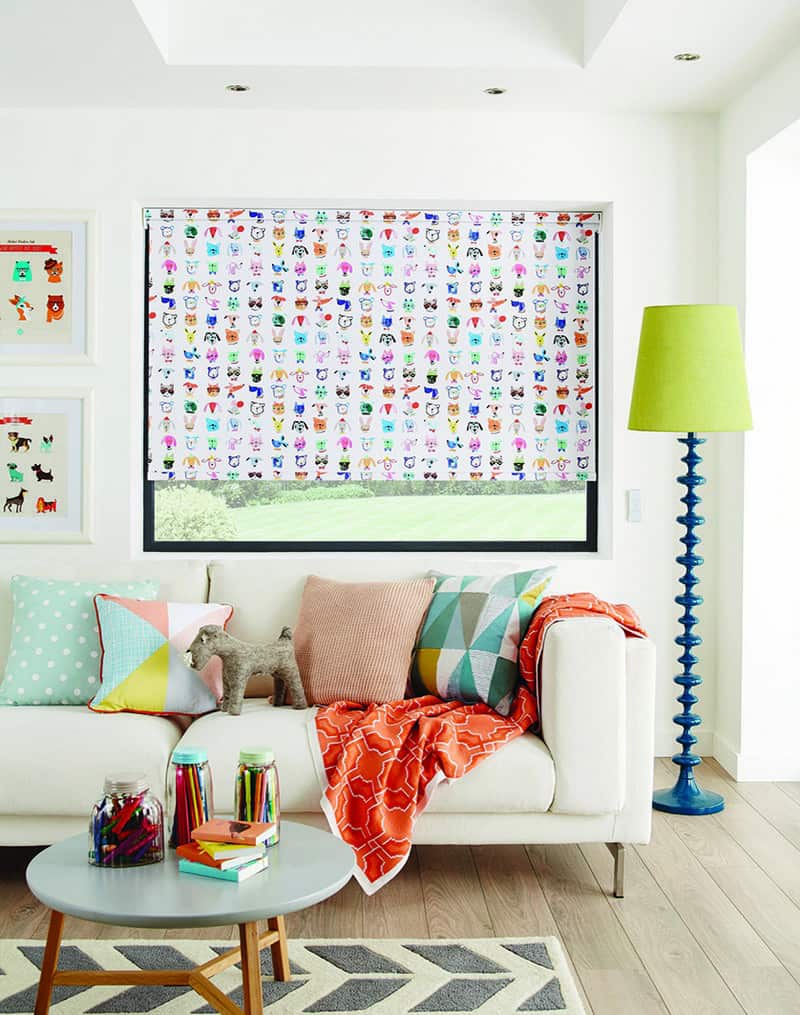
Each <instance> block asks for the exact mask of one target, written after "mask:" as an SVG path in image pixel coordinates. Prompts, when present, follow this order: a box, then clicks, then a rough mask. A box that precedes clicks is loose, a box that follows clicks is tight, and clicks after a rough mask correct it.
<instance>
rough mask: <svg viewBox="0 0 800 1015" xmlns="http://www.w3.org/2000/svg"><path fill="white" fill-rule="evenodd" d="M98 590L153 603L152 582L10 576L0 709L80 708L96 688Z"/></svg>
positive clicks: (154, 587)
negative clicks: (9, 613)
mask: <svg viewBox="0 0 800 1015" xmlns="http://www.w3.org/2000/svg"><path fill="white" fill-rule="evenodd" d="M98 592H107V593H109V594H111V595H116V596H129V597H131V598H135V599H155V597H156V595H157V594H158V582H157V581H138V582H92V581H82V582H75V581H60V580H57V579H48V578H30V577H26V576H25V575H14V577H13V578H12V579H11V596H12V601H13V611H12V617H11V642H10V645H9V651H8V660H7V662H6V669H5V676H4V678H3V682H2V684H0V705H85V704H86V703H87V702H89V701H91V699H92V697H93V696H94V694H95V693H96V692H97V688H98V686H99V684H100V638H99V635H98V631H97V615H96V614H95V610H94V597H95V596H96V595H97V593H98Z"/></svg>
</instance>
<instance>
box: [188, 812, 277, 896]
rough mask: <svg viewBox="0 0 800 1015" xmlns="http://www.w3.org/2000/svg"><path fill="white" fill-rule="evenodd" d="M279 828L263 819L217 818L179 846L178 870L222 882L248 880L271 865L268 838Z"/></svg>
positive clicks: (207, 822) (200, 827)
mask: <svg viewBox="0 0 800 1015" xmlns="http://www.w3.org/2000/svg"><path fill="white" fill-rule="evenodd" d="M274 830H275V826H274V825H273V824H271V823H270V824H265V823H263V822H260V821H223V820H221V819H218V818H217V819H214V820H213V821H206V822H204V823H203V824H202V825H199V826H198V827H197V828H195V829H194V831H193V832H192V840H193V841H192V842H190V843H188V844H187V845H185V846H178V849H177V853H178V870H180V871H181V872H182V873H184V874H196V875H198V876H199V877H203V878H219V880H221V881H237V882H238V881H246V880H247V878H251V877H253V875H255V874H260V873H261V871H263V870H266V869H267V867H268V866H269V857H268V856H267V850H266V846H265V845H264V840H265V839H269V838H270V836H271V835H272V834H273V832H274Z"/></svg>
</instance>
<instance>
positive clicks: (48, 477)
mask: <svg viewBox="0 0 800 1015" xmlns="http://www.w3.org/2000/svg"><path fill="white" fill-rule="evenodd" d="M31 468H32V469H33V471H34V473H35V474H36V479H37V481H38V482H39V483H52V482H53V470H52V469H50V471H49V472H47V471H46V470H45V469H43V468H42V467H41V465H32V466H31Z"/></svg>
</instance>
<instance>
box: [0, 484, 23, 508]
mask: <svg viewBox="0 0 800 1015" xmlns="http://www.w3.org/2000/svg"><path fill="white" fill-rule="evenodd" d="M27 492H28V491H27V490H26V489H25V487H24V486H23V487H21V488H20V491H19V493H18V494H17V495H16V497H6V502H5V505H4V506H3V512H4V513H5V512H6V511H9V512H14V511H16V513H17V514H19V513H20V511H22V505H23V504H24V503H25V494H26V493H27Z"/></svg>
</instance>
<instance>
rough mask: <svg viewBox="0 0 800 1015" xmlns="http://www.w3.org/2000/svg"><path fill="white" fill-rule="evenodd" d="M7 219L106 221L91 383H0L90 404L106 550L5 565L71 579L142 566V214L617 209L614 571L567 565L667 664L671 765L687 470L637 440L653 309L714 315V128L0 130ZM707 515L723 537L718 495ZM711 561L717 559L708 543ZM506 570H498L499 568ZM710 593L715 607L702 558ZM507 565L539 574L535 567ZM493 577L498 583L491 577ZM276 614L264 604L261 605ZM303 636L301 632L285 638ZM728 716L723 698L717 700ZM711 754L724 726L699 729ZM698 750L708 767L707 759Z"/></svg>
mask: <svg viewBox="0 0 800 1015" xmlns="http://www.w3.org/2000/svg"><path fill="white" fill-rule="evenodd" d="M0 137H2V138H3V139H4V153H3V158H2V159H1V160H0V195H2V198H0V204H4V205H6V206H7V207H9V208H13V207H17V208H38V207H50V208H94V209H96V210H97V212H98V215H99V224H100V229H99V231H100V267H99V271H98V275H97V291H98V301H99V303H98V320H99V343H98V344H99V363H98V365H97V366H96V367H86V368H75V369H65V368H60V369H55V368H47V367H44V366H43V367H36V368H30V367H27V368H23V367H17V368H0V369H2V371H3V373H2V377H1V378H0V383H1V384H2V385H3V386H8V385H12V386H13V385H14V384H20V385H21V384H32V383H35V384H37V385H54V386H58V385H65V384H76V385H88V386H92V387H94V388H95V389H96V411H97V427H96V449H95V450H96V459H95V460H96V463H97V465H96V475H95V487H96V500H95V533H96V542H95V543H94V545H92V546H84V547H80V546H77V547H76V546H64V547H58V548H53V547H36V546H26V547H23V548H17V549H15V550H13V551H12V550H10V549H9V548H5V547H0V564H1V566H0V577H5V576H6V575H7V574H8V573H9V572H10V571H12V570H15V569H16V570H24V567H25V563H26V562H30V561H33V560H36V561H39V562H41V561H42V560H52V561H53V568H54V570H55V569H59V570H63V569H65V568H70V567H73V566H74V567H76V568H78V567H80V566H81V564H82V563H88V562H90V561H91V562H94V563H97V562H99V561H102V562H106V563H107V566H108V568H109V571H112V570H113V566H114V561H118V560H128V559H131V558H133V557H135V556H137V555H138V554H139V552H140V509H139V503H140V499H139V498H140V472H141V465H140V455H141V442H140V428H141V405H140V401H141V396H140V384H141V345H142V335H141V303H142V297H141V284H142V247H141V232H140V208H141V207H142V206H144V205H159V204H176V205H183V204H187V203H188V204H195V205H197V204H199V205H203V204H207V203H213V204H221V205H222V206H225V205H227V204H231V205H235V206H237V205H238V206H241V205H245V206H246V205H247V204H248V203H253V204H258V205H264V204H266V205H269V204H270V203H272V202H273V201H274V202H280V201H284V200H285V201H286V202H287V203H290V204H291V203H297V202H302V203H304V204H312V205H313V204H314V203H315V202H316V201H319V202H320V203H322V204H330V203H336V202H337V201H338V202H342V203H350V202H355V203H358V204H360V203H362V202H365V203H370V202H374V203H376V204H379V205H380V204H391V203H393V202H400V203H401V204H407V203H408V204H412V203H414V202H415V201H418V202H420V203H421V204H427V205H433V206H437V205H440V206H445V207H447V206H459V205H467V206H468V205H470V204H472V203H490V204H491V203H494V202H496V203H499V204H503V205H505V206H512V207H513V206H514V205H521V206H528V207H530V206H537V205H538V206H544V207H547V206H551V207H556V206H563V207H572V206H575V205H576V204H584V205H585V204H588V205H590V206H601V207H602V206H606V205H610V213H609V216H608V220H609V228H608V229H607V230H606V234H605V239H604V247H603V249H604V251H606V253H607V254H608V255H610V256H609V258H608V260H609V262H610V263H608V269H607V271H606V274H605V279H604V283H603V288H602V294H603V297H604V300H605V304H604V307H603V318H604V322H605V327H604V334H603V337H602V341H603V355H604V357H606V359H605V366H606V370H605V377H604V380H603V390H602V395H601V397H602V401H603V405H604V411H605V413H606V422H607V429H608V433H607V437H608V438H610V439H608V440H606V450H605V453H604V455H603V468H605V492H604V494H603V497H602V500H603V503H602V504H601V511H602V512H604V517H605V520H606V529H607V533H606V535H607V538H606V554H605V556H606V559H588V560H587V559H583V560H582V559H575V558H573V559H571V560H565V561H563V562H560V563H562V568H561V572H560V576H559V579H558V585H557V588H558V589H559V590H578V589H589V590H592V591H596V592H597V593H599V594H600V595H602V596H604V597H606V598H610V599H612V600H616V601H620V600H625V601H628V602H630V603H632V604H633V605H634V606H635V607H636V608H637V609H638V610H639V611H640V613H641V615H642V617H643V619H644V621H645V623H646V625H647V627H648V628H649V630H650V632H651V634H652V636H653V638H654V639H655V641H656V643H657V646H658V664H659V686H658V698H657V709H658V717H657V737H656V747H657V751H658V753H660V754H665V753H671V751H672V738H673V736H674V732H675V728H674V727H673V726H672V723H671V721H670V718H671V715H672V713H673V711H674V710H675V709H674V705H673V702H672V698H673V695H674V687H673V685H672V682H671V677H672V674H673V672H674V671H675V667H676V664H675V662H674V657H675V655H676V647H675V645H674V644H673V643H672V639H673V637H674V635H675V634H676V633H677V628H676V617H677V615H678V609H677V607H676V606H675V605H674V604H673V602H672V597H673V596H674V595H675V593H676V591H677V586H676V584H675V576H676V575H677V573H678V568H677V565H675V564H674V563H673V558H674V556H675V554H676V552H677V550H678V544H677V535H678V529H677V526H676V524H675V522H674V517H675V515H676V514H677V508H678V507H679V506H680V505H679V504H678V496H679V494H678V491H677V488H676V484H675V482H674V476H675V475H676V474H677V473H678V471H681V470H682V466H681V465H680V463H679V461H678V450H677V444H676V443H675V441H674V439H673V438H672V437H670V436H669V435H659V434H633V433H628V432H627V430H626V428H625V427H626V421H627V409H628V400H629V397H630V388H631V381H632V375H633V366H634V359H635V354H636V347H637V340H638V330H639V325H640V319H641V309H642V307H643V306H644V305H645V304H648V303H681V302H690V303H691V302H713V301H714V299H715V298H716V275H715V270H714V265H715V257H716V236H717V208H716V203H715V200H714V188H715V186H716V175H717V167H716V120H715V118H713V117H708V116H700V115H681V116H670V115H627V116H625V115H619V116H616V115H591V116H589V115H577V114H575V115H565V114H559V115H556V114H548V115H542V114H537V115H534V116H528V117H525V116H523V115H522V114H501V115H495V116H491V117H490V116H485V115H481V116H469V115H466V114H450V115H447V116H444V115H443V114H434V113H431V114H413V115H412V114H410V113H409V114H392V115H391V116H389V115H386V116H378V115H369V116H366V115H359V114H358V113H356V112H352V111H348V112H343V113H334V114H326V115H324V116H321V115H314V114H310V113H309V114H291V115H290V114H285V115H284V114H276V113H274V112H270V113H263V114H262V113H259V112H255V113H253V112H248V113H242V114H238V115H234V114H230V113H222V112H220V111H218V110H209V111H206V112H203V111H200V110H189V111H187V112H185V113H181V112H178V111H173V110H169V109H161V110H148V111H136V110H118V111H103V112H97V111H82V112H81V111H76V112H69V113H65V112H63V111H36V112H34V111H24V112H23V111H16V112H15V111H8V112H5V113H0ZM630 487H636V488H639V489H641V490H642V497H643V513H644V520H643V522H642V523H641V524H639V525H631V524H628V523H627V522H626V521H625V519H624V505H625V497H624V491H625V490H626V489H627V488H630ZM706 496H707V500H706V507H707V509H708V514H709V515H710V516H712V517H714V514H715V508H714V500H715V492H714V489H713V486H712V487H710V488H707V495H706ZM712 548H713V542H712ZM501 556H503V555H499V554H494V555H492V556H491V558H490V559H493V560H497V559H499V558H500V557H501ZM706 557H707V560H708V565H707V567H706V568H705V574H704V576H703V577H704V579H705V581H704V585H703V586H702V591H704V592H705V594H706V595H707V596H708V597H709V599H711V598H712V596H713V585H714V582H713V575H714V572H715V565H714V560H713V554H712V553H711V552H710V549H709V548H707V552H706ZM504 559H505V561H506V563H509V562H510V563H512V564H513V565H522V564H523V563H525V564H527V563H529V562H531V561H530V559H528V558H525V559H523V557H522V556H521V555H513V554H511V555H505V557H504ZM467 560H472V561H473V563H474V559H473V558H466V557H464V556H463V555H450V556H449V557H447V556H445V555H433V554H429V555H426V556H424V557H421V556H415V557H413V558H412V557H403V556H400V557H394V558H393V559H392V561H391V562H389V561H384V562H381V560H380V557H378V558H377V560H376V559H372V560H370V559H368V558H366V557H363V556H361V557H355V556H353V555H347V556H342V557H341V559H340V560H339V561H338V571H339V572H340V574H341V576H342V577H348V576H351V577H356V576H358V575H360V574H364V573H367V572H368V571H370V569H371V571H372V573H375V572H376V571H381V570H385V572H386V573H387V574H389V573H390V572H391V573H392V574H397V573H407V572H408V573H410V572H412V571H418V570H421V569H423V568H425V567H428V566H439V567H442V568H448V567H451V568H462V567H465V566H467V565H466V561H467ZM483 566H484V567H486V566H487V565H486V562H485V561H484V563H483ZM313 569H314V558H313V557H309V556H306V557H304V556H302V555H295V556H285V557H284V558H282V559H275V558H272V559H270V560H269V561H268V562H265V574H268V575H269V580H270V581H280V576H281V574H282V573H287V572H293V573H297V571H302V572H307V571H311V570H313ZM264 594H268V592H267V591H266V590H265V593H264ZM287 619H288V620H291V619H293V618H287ZM705 619H706V623H705V625H704V628H703V630H702V633H703V635H704V636H705V638H706V642H705V645H704V646H703V648H702V650H701V655H702V664H703V665H702V667H701V672H703V673H704V675H706V676H707V677H708V678H710V677H711V675H712V674H713V671H714V652H715V645H714V630H715V628H714V624H713V623H711V622H710V620H711V618H710V617H706V618H705ZM702 711H703V714H704V715H705V716H706V717H707V718H710V717H712V716H713V712H714V686H713V680H710V679H709V682H708V683H707V684H706V686H705V688H704V689H703V709H702ZM704 730H705V731H706V734H707V733H708V731H709V730H710V725H706V727H704ZM708 746H709V740H708V738H707V736H705V735H704V737H703V739H702V740H701V747H702V748H707V747H708Z"/></svg>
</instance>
